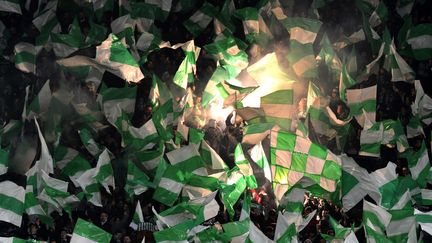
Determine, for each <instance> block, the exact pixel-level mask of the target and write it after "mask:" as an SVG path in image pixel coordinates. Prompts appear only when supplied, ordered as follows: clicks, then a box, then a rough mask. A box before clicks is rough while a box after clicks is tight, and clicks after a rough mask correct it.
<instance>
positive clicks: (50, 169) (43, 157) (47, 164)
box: [35, 119, 54, 173]
mask: <svg viewBox="0 0 432 243" xmlns="http://www.w3.org/2000/svg"><path fill="white" fill-rule="evenodd" d="M35 124H36V128H37V130H38V136H39V141H40V146H41V152H40V157H39V160H37V161H36V163H38V167H39V169H40V170H44V171H45V172H47V173H54V161H53V159H52V156H51V154H50V152H49V150H48V146H47V144H46V142H45V139H44V137H43V135H42V132H41V130H40V127H39V123H38V122H37V119H35Z"/></svg>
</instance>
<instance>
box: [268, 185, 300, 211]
mask: <svg viewBox="0 0 432 243" xmlns="http://www.w3.org/2000/svg"><path fill="white" fill-rule="evenodd" d="M276 192H279V191H276V190H275V193H276ZM305 193H306V190H305V189H301V188H296V187H293V188H291V189H289V190H288V191H286V193H285V194H280V193H277V194H275V196H276V198H277V199H278V200H279V201H280V203H279V206H280V207H281V208H284V209H285V211H286V212H293V213H301V212H303V208H304V205H303V203H304V201H305Z"/></svg>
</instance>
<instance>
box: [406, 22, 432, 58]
mask: <svg viewBox="0 0 432 243" xmlns="http://www.w3.org/2000/svg"><path fill="white" fill-rule="evenodd" d="M431 39H432V24H419V25H416V26H414V27H413V28H411V29H410V31H409V34H408V38H407V42H408V44H409V45H410V46H411V48H412V52H413V55H414V58H415V59H416V60H420V61H424V60H427V59H430V58H432V41H431Z"/></svg>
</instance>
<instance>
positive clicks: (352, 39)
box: [333, 29, 366, 51]
mask: <svg viewBox="0 0 432 243" xmlns="http://www.w3.org/2000/svg"><path fill="white" fill-rule="evenodd" d="M364 40H366V36H365V33H364V31H363V29H360V30H358V31H356V32H354V33H353V34H351V35H350V36H348V37H346V36H344V37H343V38H341V39H340V40H339V41H337V42H335V43H333V46H334V48H335V49H336V50H338V51H339V50H341V49H342V48H344V47H346V46H348V45H352V44H355V43H357V42H360V41H364Z"/></svg>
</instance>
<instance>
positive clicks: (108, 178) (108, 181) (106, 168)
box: [93, 148, 115, 193]
mask: <svg viewBox="0 0 432 243" xmlns="http://www.w3.org/2000/svg"><path fill="white" fill-rule="evenodd" d="M93 178H94V179H96V181H97V182H99V183H100V184H101V185H102V186H103V187H105V190H106V191H107V192H108V193H109V192H110V189H109V187H108V186H112V187H113V188H115V184H114V174H113V168H112V166H111V159H110V155H109V153H108V149H106V148H105V149H104V150H103V151H102V153H101V154H100V155H99V158H98V161H97V164H96V171H95V175H94V176H93Z"/></svg>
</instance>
